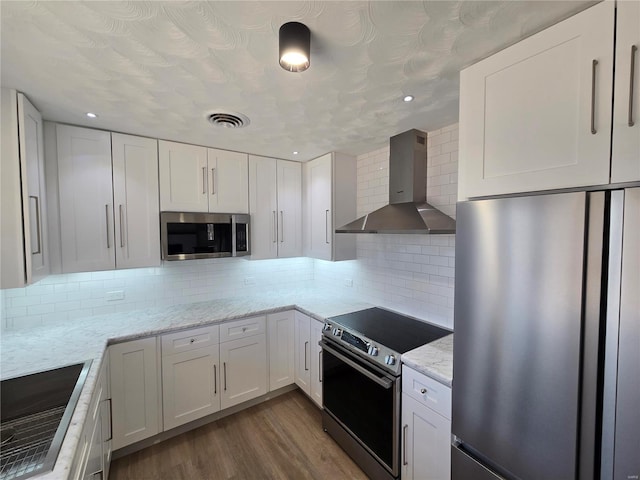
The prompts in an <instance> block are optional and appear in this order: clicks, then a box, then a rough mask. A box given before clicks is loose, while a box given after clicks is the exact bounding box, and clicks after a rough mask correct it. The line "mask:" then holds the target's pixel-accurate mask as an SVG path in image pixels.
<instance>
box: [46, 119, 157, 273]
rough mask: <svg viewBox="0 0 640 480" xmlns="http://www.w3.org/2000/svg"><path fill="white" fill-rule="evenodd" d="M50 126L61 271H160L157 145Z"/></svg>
mask: <svg viewBox="0 0 640 480" xmlns="http://www.w3.org/2000/svg"><path fill="white" fill-rule="evenodd" d="M52 128H53V129H55V141H56V145H57V148H56V152H57V156H56V155H52V163H53V164H55V166H56V167H57V184H56V185H55V187H56V188H55V190H56V193H57V198H58V205H59V212H58V215H59V218H60V224H59V233H58V234H57V235H53V236H52V239H53V238H57V239H58V240H57V241H58V242H59V252H60V265H61V267H60V270H61V271H62V272H63V273H70V272H87V271H96V270H109V269H113V268H132V267H143V266H154V265H159V264H160V238H159V210H158V169H157V142H156V140H154V139H149V138H140V137H133V136H131V135H122V134H111V133H109V132H104V131H100V130H92V129H88V128H80V127H72V126H68V125H53V126H52ZM112 150H113V159H112ZM56 158H57V162H54V161H53V160H55V159H56ZM58 235H59V237H58ZM52 242H53V240H52ZM54 243H56V242H54Z"/></svg>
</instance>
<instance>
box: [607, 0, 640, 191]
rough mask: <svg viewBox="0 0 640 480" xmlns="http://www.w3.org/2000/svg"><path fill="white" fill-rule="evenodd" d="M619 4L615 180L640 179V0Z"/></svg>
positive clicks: (612, 168) (613, 171)
mask: <svg viewBox="0 0 640 480" xmlns="http://www.w3.org/2000/svg"><path fill="white" fill-rule="evenodd" d="M617 8H618V14H617V16H616V80H615V81H616V83H615V89H614V92H613V156H612V158H611V182H612V183H617V182H631V181H636V180H640V52H638V50H639V49H640V3H639V2H618V4H617ZM632 67H633V70H632Z"/></svg>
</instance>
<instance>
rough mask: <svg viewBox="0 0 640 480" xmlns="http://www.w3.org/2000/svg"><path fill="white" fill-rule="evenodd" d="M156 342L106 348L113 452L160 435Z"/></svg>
mask: <svg viewBox="0 0 640 480" xmlns="http://www.w3.org/2000/svg"><path fill="white" fill-rule="evenodd" d="M156 353H157V349H156V339H155V337H152V338H144V339H141V340H134V341H132V342H126V343H117V344H115V345H112V346H111V347H110V348H109V370H110V374H111V402H112V403H111V406H112V414H113V418H112V428H113V431H112V434H113V449H114V450H117V449H119V448H122V447H125V446H127V445H130V444H132V443H135V442H138V441H140V440H144V439H145V438H149V437H151V436H153V435H156V434H157V433H159V432H160V421H159V408H158V404H159V390H158V365H157V359H156Z"/></svg>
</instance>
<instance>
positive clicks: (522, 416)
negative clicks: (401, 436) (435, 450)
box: [452, 192, 587, 480]
mask: <svg viewBox="0 0 640 480" xmlns="http://www.w3.org/2000/svg"><path fill="white" fill-rule="evenodd" d="M586 210H587V194H586V193H585V192H576V193H565V194H556V195H544V196H534V197H520V198H503V199H492V200H481V201H473V202H464V203H460V204H458V210H457V220H458V222H457V223H458V231H457V235H456V285H455V288H456V296H455V298H456V300H455V334H456V348H455V351H454V374H453V389H452V391H453V418H452V430H453V434H454V435H455V436H456V437H458V438H459V439H460V440H461V441H462V442H463V443H464V444H465V445H468V446H469V447H471V448H472V449H473V450H474V451H476V452H478V453H479V454H480V455H481V456H482V457H485V458H488V459H491V461H492V463H493V464H494V465H497V466H499V467H500V471H504V472H509V473H510V475H512V476H515V477H517V478H521V479H541V478H576V459H577V453H578V436H577V432H578V418H579V408H578V406H579V404H580V397H579V393H580V368H581V365H580V358H581V334H582V297H583V278H584V274H585V271H584V270H585V267H584V258H585V238H586V235H587V226H586V221H585V218H586ZM462 478H465V477H464V476H463V477H454V479H456V480H458V479H462Z"/></svg>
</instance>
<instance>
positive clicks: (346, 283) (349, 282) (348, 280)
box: [344, 278, 353, 287]
mask: <svg viewBox="0 0 640 480" xmlns="http://www.w3.org/2000/svg"><path fill="white" fill-rule="evenodd" d="M344 286H345V287H353V279H351V278H345V279H344Z"/></svg>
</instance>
